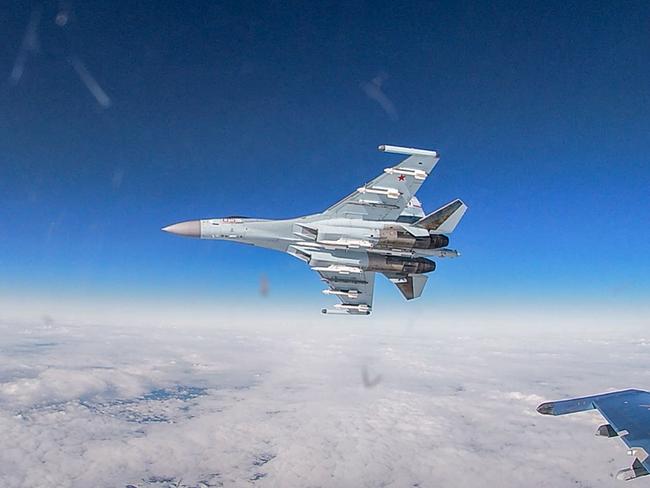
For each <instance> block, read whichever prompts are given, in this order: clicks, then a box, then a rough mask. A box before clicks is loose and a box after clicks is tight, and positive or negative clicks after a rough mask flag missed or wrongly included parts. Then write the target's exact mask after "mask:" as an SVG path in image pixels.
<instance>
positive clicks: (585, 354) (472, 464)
mask: <svg viewBox="0 0 650 488" xmlns="http://www.w3.org/2000/svg"><path fill="white" fill-rule="evenodd" d="M436 320H437V323H438V325H436V326H435V327H434V326H432V325H431V323H430V322H429V321H428V319H427V316H423V317H422V318H421V319H419V320H418V321H415V322H414V323H411V324H409V325H407V326H405V325H402V324H401V323H400V322H395V321H392V320H390V321H386V322H382V320H371V321H364V320H359V321H350V320H347V321H328V320H321V319H320V318H317V319H312V318H311V317H309V316H305V318H304V319H302V321H299V320H298V319H296V318H295V317H294V318H286V319H282V320H279V319H278V320H276V321H275V322H276V325H275V326H274V327H265V326H264V324H263V323H250V324H248V325H242V326H241V327H239V326H238V327H237V328H234V327H233V325H232V324H227V323H222V324H221V325H220V324H218V323H217V324H212V327H204V326H201V327H199V326H191V325H187V326H183V327H180V326H179V327H176V328H174V327H165V326H162V325H160V326H151V325H150V326H139V327H133V326H128V327H127V326H121V325H119V324H118V325H116V324H109V325H105V326H99V325H88V324H83V325H82V324H76V323H66V324H60V323H59V322H58V321H57V320H56V317H55V318H54V319H52V320H49V321H47V323H40V324H32V325H30V324H28V323H22V325H19V324H18V323H17V322H15V321H5V322H3V323H0V337H1V338H2V339H0V349H1V354H0V432H1V433H2V437H3V442H4V447H3V449H2V450H0V467H2V469H0V481H1V482H2V485H3V486H5V487H23V486H30V487H39V486H43V487H45V486H47V487H51V486H61V487H66V486H69V487H77V486H127V485H128V484H130V485H133V486H137V487H141V486H158V487H160V486H175V485H172V484H171V481H169V480H173V482H174V483H179V482H180V486H221V485H222V484H223V485H224V486H250V485H251V484H254V485H256V486H269V487H271V486H336V487H340V486H354V487H363V486H368V487H376V486H395V487H405V486H421V487H424V486H445V487H447V486H449V487H452V486H453V487H475V486H476V485H477V483H481V484H485V485H486V486H500V487H505V488H508V487H519V486H537V487H548V486H566V485H569V484H571V485H572V486H582V487H587V486H618V485H617V484H616V482H615V481H613V480H612V478H611V474H612V473H613V472H615V471H616V470H617V469H618V468H621V467H626V466H627V465H628V464H630V459H629V457H628V456H626V454H625V449H624V446H623V445H622V443H620V442H619V441H617V440H610V441H607V440H602V439H597V438H595V437H594V436H593V431H594V430H595V428H596V426H597V425H598V423H602V420H601V419H600V418H599V417H598V416H597V415H596V414H589V413H587V414H581V415H575V416H568V417H561V418H549V417H545V416H541V415H539V414H537V413H536V412H535V407H536V406H537V404H538V403H539V402H541V401H543V400H551V399H557V398H562V397H565V396H571V395H582V394H589V393H595V392H599V391H605V390H608V389H612V388H625V387H629V386H636V387H644V386H647V384H648V383H649V382H650V381H649V380H650V373H648V372H646V371H645V370H644V368H643V364H644V361H643V358H644V357H645V354H646V350H647V347H646V341H645V340H644V339H639V340H637V339H636V338H635V337H634V336H632V335H630V334H629V333H626V332H624V331H622V330H620V329H617V330H610V329H598V330H594V331H591V332H590V335H589V340H587V339H586V338H585V335H584V332H581V331H572V330H571V329H570V328H555V329H552V330H545V331H539V330H537V331H536V332H535V333H532V332H529V331H526V330H525V329H524V330H522V329H518V328H516V327H510V328H504V327H501V328H499V329H498V333H495V329H494V328H488V329H483V328H482V327H481V323H480V322H474V323H472V324H469V325H464V326H457V325H453V326H452V322H449V321H446V319H444V318H441V317H437V319H436ZM283 321H284V322H285V324H284V325H279V324H280V323H281V322H283ZM441 322H442V323H441ZM364 375H365V376H367V377H370V378H375V377H376V376H381V381H380V382H379V383H377V384H376V385H374V386H373V387H372V388H369V387H367V383H368V381H367V378H366V381H365V383H364ZM202 482H203V483H204V484H203V485H201V484H200V483H202Z"/></svg>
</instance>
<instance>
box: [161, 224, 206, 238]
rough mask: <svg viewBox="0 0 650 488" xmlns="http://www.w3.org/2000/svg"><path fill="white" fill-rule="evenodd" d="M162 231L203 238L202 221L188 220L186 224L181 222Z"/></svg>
mask: <svg viewBox="0 0 650 488" xmlns="http://www.w3.org/2000/svg"><path fill="white" fill-rule="evenodd" d="M161 230H164V231H165V232H169V233H170V234H176V235H179V236H185V237H201V221H200V220H188V221H186V222H179V223H178V224H172V225H168V226H167V227H163V228H162V229H161Z"/></svg>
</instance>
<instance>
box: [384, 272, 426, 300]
mask: <svg viewBox="0 0 650 488" xmlns="http://www.w3.org/2000/svg"><path fill="white" fill-rule="evenodd" d="M388 279H389V280H390V281H392V282H393V283H395V285H396V286H397V288H399V291H401V292H402V295H404V298H406V299H407V300H413V299H414V298H418V297H419V296H420V295H422V290H424V285H426V284H427V276H425V275H423V274H416V275H408V276H399V277H398V276H388Z"/></svg>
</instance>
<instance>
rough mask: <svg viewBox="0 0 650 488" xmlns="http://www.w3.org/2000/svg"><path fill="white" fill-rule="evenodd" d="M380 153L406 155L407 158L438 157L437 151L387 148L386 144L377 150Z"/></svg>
mask: <svg viewBox="0 0 650 488" xmlns="http://www.w3.org/2000/svg"><path fill="white" fill-rule="evenodd" d="M377 149H378V150H380V151H381V152H387V153H392V154H406V155H409V156H432V157H434V158H437V157H438V152H437V151H429V150H427V149H416V148H414V147H400V146H389V145H388V144H382V145H381V146H379V147H378V148H377Z"/></svg>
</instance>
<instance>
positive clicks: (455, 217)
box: [414, 199, 467, 234]
mask: <svg viewBox="0 0 650 488" xmlns="http://www.w3.org/2000/svg"><path fill="white" fill-rule="evenodd" d="M466 211H467V205H465V204H464V203H463V201H462V200H460V199H456V200H454V201H453V202H450V203H448V204H447V205H445V206H444V207H442V208H439V209H438V210H436V211H435V212H432V213H430V214H429V215H427V216H426V217H423V218H421V219H420V220H418V221H417V222H416V223H415V224H414V225H416V226H418V227H422V228H424V229H427V230H429V231H435V232H436V233H439V234H450V233H452V232H453V231H454V229H455V228H456V226H457V225H458V222H460V219H462V218H463V215H465V212H466Z"/></svg>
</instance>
